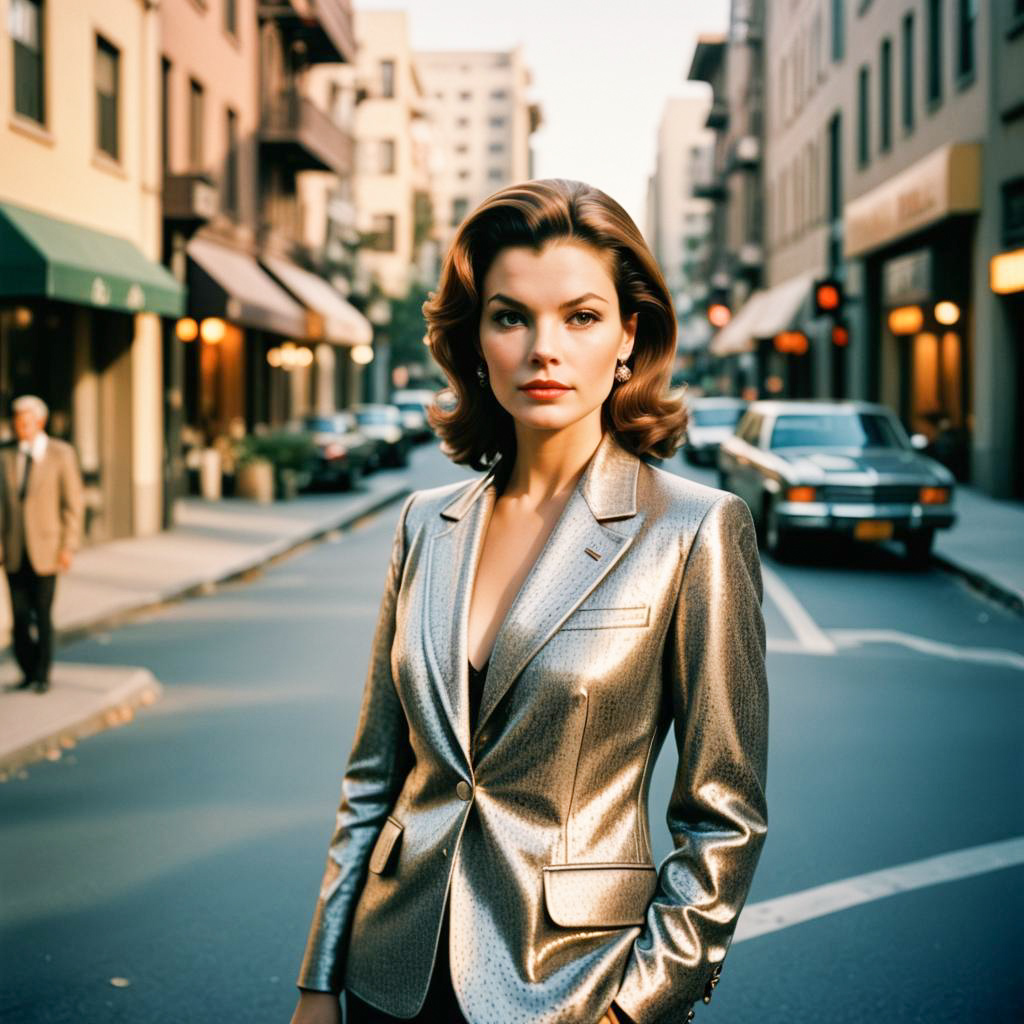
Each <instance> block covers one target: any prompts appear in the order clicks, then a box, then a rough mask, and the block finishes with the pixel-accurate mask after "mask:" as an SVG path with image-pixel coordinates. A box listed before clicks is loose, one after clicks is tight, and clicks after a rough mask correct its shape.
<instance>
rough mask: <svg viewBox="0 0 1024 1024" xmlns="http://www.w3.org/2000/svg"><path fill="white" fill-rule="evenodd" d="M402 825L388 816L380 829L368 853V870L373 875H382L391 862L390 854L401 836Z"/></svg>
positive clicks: (396, 846)
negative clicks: (371, 849)
mask: <svg viewBox="0 0 1024 1024" xmlns="http://www.w3.org/2000/svg"><path fill="white" fill-rule="evenodd" d="M403 827H404V826H403V825H402V824H401V822H398V821H395V819H394V818H392V817H389V818H388V820H387V821H385V822H384V827H383V828H382V829H381V830H380V835H379V836H378V837H377V843H376V845H375V846H374V848H373V853H371V854H370V870H371V871H372V872H373V873H374V874H375V875H383V874H384V872H385V871H387V869H388V867H389V865H390V864H391V860H392V854H394V853H395V851H396V850H397V849H398V840H399V839H400V838H401V837H402V829H403Z"/></svg>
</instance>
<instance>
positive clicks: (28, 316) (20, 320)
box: [14, 306, 32, 330]
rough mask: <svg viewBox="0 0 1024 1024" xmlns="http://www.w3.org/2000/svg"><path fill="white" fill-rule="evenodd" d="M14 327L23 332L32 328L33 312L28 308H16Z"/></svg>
mask: <svg viewBox="0 0 1024 1024" xmlns="http://www.w3.org/2000/svg"><path fill="white" fill-rule="evenodd" d="M14 326H15V327H20V328H21V329H22V330H24V329H25V328H26V327H31V326H32V310H31V309H29V308H28V306H15V307H14Z"/></svg>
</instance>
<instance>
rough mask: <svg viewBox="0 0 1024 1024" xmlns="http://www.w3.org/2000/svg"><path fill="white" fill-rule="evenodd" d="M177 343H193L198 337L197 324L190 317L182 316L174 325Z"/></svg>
mask: <svg viewBox="0 0 1024 1024" xmlns="http://www.w3.org/2000/svg"><path fill="white" fill-rule="evenodd" d="M174 333H175V335H176V336H177V338H178V341H195V340H196V338H198V337H199V324H197V323H196V322H195V320H193V319H192V317H190V316H183V317H182V318H181V319H180V320H179V321H178V322H177V323H176V324H175V325H174Z"/></svg>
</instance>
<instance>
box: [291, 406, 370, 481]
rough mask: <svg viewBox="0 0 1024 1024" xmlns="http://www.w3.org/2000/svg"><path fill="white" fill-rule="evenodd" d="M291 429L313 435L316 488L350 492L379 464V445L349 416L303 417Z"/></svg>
mask: <svg viewBox="0 0 1024 1024" xmlns="http://www.w3.org/2000/svg"><path fill="white" fill-rule="evenodd" d="M292 429H294V430H296V431H298V432H300V433H303V434H308V435H310V437H311V438H312V441H313V444H315V445H316V449H317V458H316V461H315V463H314V466H313V483H314V484H318V485H321V486H329V487H330V486H333V487H340V488H342V489H343V490H351V489H352V488H353V487H355V485H356V484H357V483H358V482H359V480H360V478H361V477H362V476H363V474H364V473H367V472H370V471H371V470H373V469H375V468H376V465H377V463H378V461H379V458H378V455H377V445H376V443H375V442H374V441H373V440H372V439H371V438H369V437H368V436H367V435H366V434H365V433H364V432H363V431H361V430H360V429H359V426H358V424H357V423H356V418H355V416H353V415H352V413H350V412H336V413H333V414H331V415H330V416H316V415H310V416H304V417H303V418H302V419H301V420H299V421H297V422H296V423H294V424H292Z"/></svg>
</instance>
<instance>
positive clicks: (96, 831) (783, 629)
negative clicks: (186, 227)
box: [0, 446, 1024, 1024]
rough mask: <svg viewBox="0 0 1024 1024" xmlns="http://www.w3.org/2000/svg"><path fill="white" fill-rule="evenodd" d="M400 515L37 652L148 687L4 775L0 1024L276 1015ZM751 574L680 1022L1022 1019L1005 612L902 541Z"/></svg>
mask: <svg viewBox="0 0 1024 1024" xmlns="http://www.w3.org/2000/svg"><path fill="white" fill-rule="evenodd" d="M667 468H670V469H671V470H672V471H675V472H683V473H685V474H686V475H690V476H693V477H695V478H700V479H704V480H706V481H707V480H708V479H709V477H710V474H708V473H705V472H702V471H695V470H692V469H690V468H689V467H685V466H684V464H683V463H682V461H681V460H680V459H678V458H677V459H675V460H673V461H672V462H671V463H670V464H669V465H668V467H667ZM460 472H461V471H460V470H458V469H456V468H454V467H452V466H450V464H448V463H447V461H446V460H445V459H443V457H442V456H441V455H440V453H439V452H438V451H437V450H436V448H435V447H433V446H431V447H430V448H428V449H426V450H421V451H420V452H419V453H417V455H416V458H415V461H414V466H413V468H412V470H410V476H411V483H412V486H416V487H421V486H428V485H430V484H432V483H439V482H446V481H448V480H452V479H456V478H457V477H458V475H459V474H460ZM398 507H399V506H398V505H397V504H394V505H392V506H390V507H389V508H388V509H386V510H385V511H383V512H382V513H380V514H378V515H376V516H374V517H372V518H370V519H368V520H366V521H365V522H364V523H363V524H362V525H360V526H357V527H356V528H355V529H354V530H353V531H351V532H347V533H343V534H339V535H336V536H335V537H333V538H331V539H329V540H327V541H326V542H324V543H322V544H317V545H313V546H311V547H307V548H305V549H303V550H301V551H299V552H298V553H296V554H295V555H293V556H292V557H290V558H287V559H285V560H283V561H281V562H279V563H277V564H275V565H274V566H272V567H271V568H269V569H267V570H266V571H265V572H264V573H263V574H262V575H261V576H259V577H258V578H256V579H254V580H251V581H249V582H239V583H234V584H230V585H226V586H223V587H221V588H219V589H218V590H217V592H216V593H214V594H212V595H211V596H208V597H203V598H196V599H192V600H188V601H185V602H183V603H179V604H174V605H170V606H167V607H165V608H162V609H160V610H158V611H155V612H149V613H147V614H146V615H144V616H142V617H140V618H138V619H136V620H135V621H133V622H130V623H129V624H127V625H125V626H123V627H122V628H119V629H117V630H116V631H113V632H111V633H99V634H94V635H92V636H90V637H88V638H87V639H84V640H81V641H79V642H76V643H74V644H70V645H68V646H66V647H64V648H63V649H62V650H61V651H60V657H62V658H64V659H66V660H74V661H77V662H83V663H92V664H96V665H103V664H107V663H109V664H133V665H141V666H146V667H147V668H149V669H150V670H151V671H152V672H153V673H154V674H155V675H156V677H157V678H158V679H159V680H160V682H161V683H162V684H163V686H164V693H165V696H164V698H163V699H162V701H161V702H160V703H158V704H157V705H156V706H154V707H153V708H151V709H149V710H148V711H145V712H144V713H143V714H141V715H140V717H139V718H138V719H137V721H136V722H135V724H133V725H132V726H130V727H128V728H126V729H120V730H114V731H111V732H107V733H104V734H101V735H99V736H96V737H93V738H91V739H89V740H87V741H86V742H84V743H83V744H82V745H80V746H79V747H78V748H77V749H76V750H75V751H73V752H72V753H71V754H69V755H66V756H65V757H64V758H63V759H62V760H59V761H56V762H53V763H46V762H44V763H41V764H39V765H35V766H33V767H32V768H31V769H30V772H29V777H28V778H27V779H21V780H12V781H11V782H8V783H7V784H5V785H4V786H2V787H0V815H2V820H3V823H4V824H3V841H2V843H0V876H2V878H3V892H4V895H3V901H4V915H3V949H2V956H3V961H4V969H3V972H2V982H0V986H2V987H0V1018H2V1019H3V1020H4V1021H5V1022H9V1024H19V1022H30V1021H31V1022H33V1024H37V1022H38V1024H46V1022H58V1021H60V1022H63V1021H72V1020H73V1021H83V1022H89V1024H100V1022H103V1024H106V1022H137V1021H145V1022H149V1024H163V1022H167V1024H170V1022H174V1024H177V1022H183V1024H184V1022H189V1024H191V1022H206V1021H211V1022H213V1021H217V1022H220V1021H242V1020H244V1021H252V1022H267V1024H270V1022H285V1021H287V1019H288V1017H289V1015H290V1012H291V1008H292V1006H293V1003H294V998H295V990H294V987H293V982H294V977H295V974H296V971H297V969H298V961H299V957H300V955H301V951H302V946H303V941H304V938H305V932H306V928H307V926H308V923H309V915H310V912H311V910H312V906H313V901H314V898H315V894H316V888H317V884H318V881H319V878H320V874H321V869H322V864H323V858H324V853H325V847H326V842H327V839H328V836H329V833H330V831H331V828H332V824H333V810H334V805H335V803H336V800H337V795H338V785H339V773H340V770H341V768H342V766H343V764H344V761H345V757H346V753H347V749H348V744H349V742H350V739H351V735H352V731H353V728H354V725H355V716H356V713H357V709H358V704H359V698H360V688H361V684H362V680H363V673H364V670H365V666H366V661H367V656H368V650H369V644H370V633H371V629H372V626H373V622H374V619H375V616H376V611H377V602H378V599H379V594H380V592H381V589H382V585H383V579H384V568H385V563H386V558H387V552H388V549H389V545H390V540H391V535H392V530H393V528H394V523H395V520H396V517H397V514H398ZM765 579H766V600H765V615H766V620H767V625H768V638H769V639H768V645H769V671H770V683H771V695H772V711H771V714H772V747H771V754H770V769H769V807H770V815H771V826H770V832H769V840H768V844H767V846H766V849H765V853H764V856H763V859H762V862H761V867H760V870H759V873H758V876H757V878H756V880H755V884H754V889H753V892H752V895H751V899H750V905H748V910H747V912H746V916H745V918H744V919H743V920H742V921H741V925H740V931H739V933H738V936H737V943H736V944H735V945H734V948H733V950H732V952H731V953H730V956H729V959H728V963H727V966H726V970H725V972H724V974H723V984H722V985H721V986H720V988H719V989H718V992H717V993H716V997H715V1000H714V1003H713V1004H712V1006H711V1007H710V1008H706V1009H699V1010H698V1016H697V1019H698V1021H699V1020H702V1019H707V1020H719V1021H728V1022H731V1024H743V1022H750V1024H753V1022H763V1021H780V1022H805V1021H806V1022H846V1021H849V1022H854V1021H882V1022H904V1021H906V1022H910V1021H923V1022H929V1024H931V1022H942V1021H983V1022H986V1024H990V1022H991V1024H995V1022H999V1021H1011V1020H1019V1019H1020V1017H1019V1013H1020V1008H1021V1007H1022V1006H1024V983H1022V980H1021V974H1020V971H1019V963H1020V945H1019V944H1020V920H1021V918H1022V915H1024V897H1022V893H1024V866H1022V861H1024V857H1022V854H1021V844H1020V840H1019V838H1018V837H1020V836H1022V835H1024V820H1022V819H1024V800H1022V795H1024V793H1022V770H1021V769H1022V765H1021V746H1020V723H1021V721H1022V712H1024V630H1022V629H1021V620H1020V618H1019V617H1017V616H1015V615H1013V614H1012V613H1010V612H1009V611H1006V610H1005V609H1003V608H1001V607H1000V606H998V605H995V604H992V603H990V602H988V601H987V600H985V599H983V598H981V597H979V596H977V595H976V594H975V593H973V592H971V591H970V590H968V589H967V588H966V587H965V586H964V585H963V584H962V583H961V582H959V581H958V580H957V579H955V578H954V577H952V576H948V575H945V574H943V573H941V572H939V571H928V572H911V571H909V570H907V569H905V568H904V566H903V564H902V562H901V560H900V558H899V557H898V556H897V554H896V553H895V551H893V552H888V551H883V550H858V551H856V552H846V553H842V552H839V553H837V552H834V551H829V552H818V553H812V554H810V555H808V556H807V557H805V558H803V559H801V560H799V561H797V562H794V563H793V564H786V565H779V564H774V563H772V562H771V561H769V560H766V562H765ZM674 753H675V751H674V747H673V744H672V742H671V740H669V742H668V744H667V746H666V749H665V751H664V753H663V755H662V758H661V760H660V762H659V766H658V771H657V774H656V778H655V783H654V785H653V787H652V793H651V819H652V827H653V828H654V829H655V854H656V856H657V857H659V858H660V857H661V856H664V854H665V853H666V852H667V851H668V849H669V839H668V835H667V833H666V831H665V828H664V824H663V820H664V807H665V801H666V799H667V794H668V792H669V787H670V784H671V772H672V769H673V762H674ZM1014 839H1016V840H1017V842H1016V845H1014V844H1008V843H1006V842H1004V841H1006V840H1014ZM954 855H955V856H954ZM933 858H937V859H933ZM926 860H927V863H924V864H922V863H920V862H922V861H926ZM897 868H901V869H904V868H905V870H901V871H899V872H893V871H892V869H897ZM878 872H884V873H885V874H882V875H873V877H872V878H870V879H862V878H861V876H864V875H866V874H869V873H878ZM832 883H840V884H839V885H831V884H832ZM824 885H830V888H829V889H827V890H823V891H822V893H819V894H818V895H817V896H815V895H814V894H811V895H810V896H806V895H805V896H801V895H800V894H805V892H806V890H808V889H811V888H813V887H819V886H824ZM894 890H910V891H903V892H898V893H897V894H895V895H892V894H891V893H892V892H893V891H894ZM783 897H792V898H789V899H782V898H783ZM766 901H773V902H766ZM755 925H756V927H755ZM753 932H759V934H753ZM494 1024H500V1022H494Z"/></svg>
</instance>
